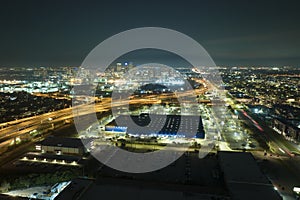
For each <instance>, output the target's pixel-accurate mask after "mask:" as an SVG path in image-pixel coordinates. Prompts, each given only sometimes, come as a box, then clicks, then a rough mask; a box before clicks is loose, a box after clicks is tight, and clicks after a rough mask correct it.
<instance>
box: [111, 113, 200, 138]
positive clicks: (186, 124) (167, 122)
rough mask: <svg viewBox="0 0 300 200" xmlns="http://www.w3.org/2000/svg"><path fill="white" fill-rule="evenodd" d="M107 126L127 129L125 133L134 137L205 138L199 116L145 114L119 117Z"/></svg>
mask: <svg viewBox="0 0 300 200" xmlns="http://www.w3.org/2000/svg"><path fill="white" fill-rule="evenodd" d="M132 122H134V123H135V124H134V123H132ZM109 125H110V126H111V125H114V126H119V127H127V133H129V134H134V135H135V134H138V135H141V134H145V135H149V134H162V135H185V136H186V137H189V138H192V137H196V138H204V137H205V132H204V129H203V124H202V118H201V116H188V115H159V114H150V115H149V114H145V113H144V114H141V115H138V116H131V115H120V116H118V117H117V118H116V119H115V120H114V121H113V122H112V123H111V124H109Z"/></svg>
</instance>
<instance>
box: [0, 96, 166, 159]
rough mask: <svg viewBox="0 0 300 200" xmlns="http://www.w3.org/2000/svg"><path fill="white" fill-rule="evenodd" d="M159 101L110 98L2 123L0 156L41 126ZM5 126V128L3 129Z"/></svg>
mask: <svg viewBox="0 0 300 200" xmlns="http://www.w3.org/2000/svg"><path fill="white" fill-rule="evenodd" d="M160 102H161V101H159V100H157V99H148V98H147V99H144V98H143V99H132V100H128V99H126V100H118V101H114V102H112V101H111V98H104V99H103V100H102V102H100V103H96V104H93V103H91V102H87V103H85V104H82V105H77V106H74V107H72V108H65V109H62V110H59V111H54V112H49V113H45V114H42V115H37V116H32V117H28V118H23V119H19V120H14V121H11V122H7V123H5V124H4V123H3V124H1V125H2V128H1V130H0V154H1V153H3V152H4V151H5V150H6V149H7V147H8V145H9V144H10V143H11V142H12V141H13V140H14V139H15V138H16V137H21V136H24V135H26V134H28V133H29V132H31V131H34V130H37V129H39V128H41V127H42V126H43V125H47V124H48V125H50V126H51V125H52V127H53V128H54V124H56V123H58V122H61V121H64V120H70V119H72V118H74V117H79V116H84V115H88V114H92V113H98V112H105V111H108V110H110V109H111V108H112V107H120V106H125V105H128V104H145V103H151V104H156V103H160ZM4 125H5V127H4Z"/></svg>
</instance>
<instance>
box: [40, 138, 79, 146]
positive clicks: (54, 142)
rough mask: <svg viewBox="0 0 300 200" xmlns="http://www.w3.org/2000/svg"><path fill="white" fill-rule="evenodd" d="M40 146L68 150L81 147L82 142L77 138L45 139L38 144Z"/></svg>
mask: <svg viewBox="0 0 300 200" xmlns="http://www.w3.org/2000/svg"><path fill="white" fill-rule="evenodd" d="M40 144H41V145H42V146H57V147H68V148H80V147H83V146H84V145H83V143H82V140H81V139H79V138H65V137H52V136H51V137H47V138H46V139H45V140H43V141H42V142H41V143H40Z"/></svg>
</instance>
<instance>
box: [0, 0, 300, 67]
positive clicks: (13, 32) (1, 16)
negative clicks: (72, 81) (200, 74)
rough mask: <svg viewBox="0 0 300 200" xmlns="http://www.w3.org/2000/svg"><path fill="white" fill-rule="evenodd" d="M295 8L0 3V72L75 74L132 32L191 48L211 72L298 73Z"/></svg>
mask: <svg viewBox="0 0 300 200" xmlns="http://www.w3.org/2000/svg"><path fill="white" fill-rule="evenodd" d="M299 5H300V3H299V2H298V1H288V2H284V1H272V3H270V2H267V1H230V2H228V1H227V2H223V1H189V2H185V3H183V2H180V1H163V2H159V1H151V2H148V1H145V2H141V1H121V2H118V1H104V2H99V1H88V2H85V1H76V2H74V1H67V0H64V1H47V2H46V1H43V2H41V1H36V0H28V1H17V0H15V1H3V2H2V4H1V7H0V22H1V25H2V31H1V32H0V43H1V46H0V67H1V66H8V67H14V66H19V67H22V66H25V67H27V66H28V67H34V66H80V64H81V62H82V61H83V60H84V58H85V57H86V56H87V54H88V53H89V52H90V51H91V50H92V49H93V48H94V47H95V46H96V45H98V44H99V43H100V42H102V41H103V40H105V39H106V38H108V37H110V36H112V35H114V34H117V33H119V32H122V31H125V30H128V29H132V28H137V27H149V26H151V27H164V28H169V29H174V30H176V31H179V32H182V33H184V34H186V35H188V36H190V37H192V38H193V39H195V40H196V41H198V42H199V43H200V44H201V45H202V46H203V47H204V48H205V49H206V50H207V52H208V53H209V54H210V55H211V57H212V58H213V59H214V61H215V63H216V65H218V66H277V67H278V66H298V67H299V63H300V54H299V52H300V40H299V35H300V26H299V22H298V20H299V19H300V13H299V12H298V8H299Z"/></svg>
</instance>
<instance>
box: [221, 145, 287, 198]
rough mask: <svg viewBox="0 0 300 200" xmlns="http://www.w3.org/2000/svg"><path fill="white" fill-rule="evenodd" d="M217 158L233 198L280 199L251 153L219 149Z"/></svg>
mask: <svg viewBox="0 0 300 200" xmlns="http://www.w3.org/2000/svg"><path fill="white" fill-rule="evenodd" d="M218 159H219V164H220V167H221V170H222V171H223V173H224V180H225V183H226V185H227V187H228V189H229V191H230V192H231V194H232V198H233V199H244V200H248V199H249V200H253V199H257V200H258V199H272V200H277V199H278V200H279V199H282V198H281V196H280V195H279V194H278V193H277V192H276V191H275V190H274V186H273V185H272V183H271V182H270V181H269V179H268V178H267V177H266V176H265V175H264V174H263V173H262V172H261V170H260V169H259V167H258V165H257V163H256V160H255V159H254V157H253V155H252V154H251V153H247V152H226V151H224V152H222V151H220V152H218Z"/></svg>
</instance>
